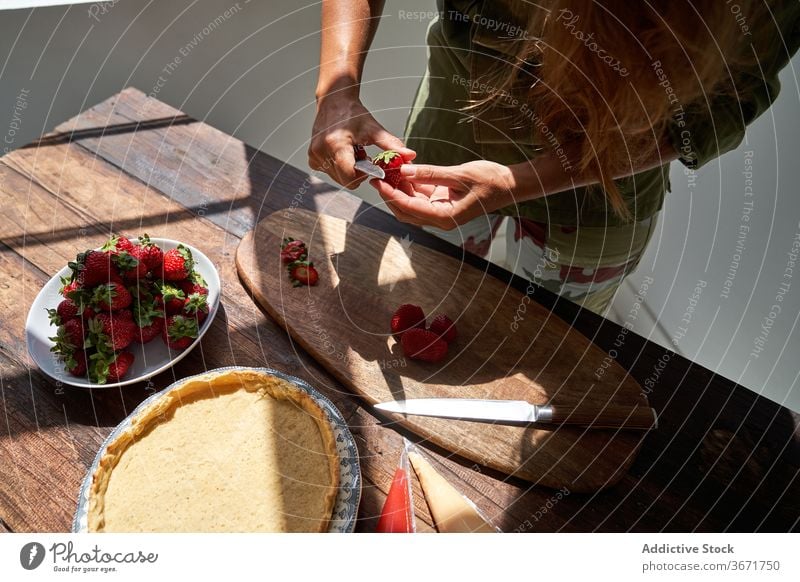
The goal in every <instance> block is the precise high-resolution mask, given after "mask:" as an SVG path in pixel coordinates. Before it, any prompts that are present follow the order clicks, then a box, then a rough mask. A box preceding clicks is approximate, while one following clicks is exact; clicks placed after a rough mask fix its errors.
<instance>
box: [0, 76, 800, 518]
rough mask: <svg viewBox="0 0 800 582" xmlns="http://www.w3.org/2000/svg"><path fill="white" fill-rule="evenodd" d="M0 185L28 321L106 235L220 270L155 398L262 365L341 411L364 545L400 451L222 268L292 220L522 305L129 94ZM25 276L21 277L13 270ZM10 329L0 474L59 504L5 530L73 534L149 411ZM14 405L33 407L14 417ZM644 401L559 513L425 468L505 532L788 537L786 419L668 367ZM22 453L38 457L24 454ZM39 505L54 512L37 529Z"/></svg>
mask: <svg viewBox="0 0 800 582" xmlns="http://www.w3.org/2000/svg"><path fill="white" fill-rule="evenodd" d="M72 130H75V133H71V132H72ZM59 132H60V133H59ZM65 132H66V133H65ZM70 141H72V143H70ZM121 168H122V169H124V172H121V171H120V169H121ZM0 171H2V172H3V173H2V175H0V178H1V179H0V197H1V198H0V204H2V210H3V213H2V214H3V216H2V217H0V240H2V241H3V242H4V243H5V245H6V246H5V247H4V248H1V249H0V251H1V252H2V255H3V262H2V263H0V272H3V273H4V275H6V276H7V277H9V278H10V279H11V280H12V281H11V283H10V284H9V285H10V286H9V289H8V291H7V293H5V292H4V290H3V289H0V308H2V307H3V306H5V305H12V301H13V300H12V298H14V297H23V298H24V301H23V303H24V305H25V307H26V309H24V310H22V316H21V317H23V318H24V315H25V311H27V305H29V304H30V302H31V301H32V299H33V296H34V295H35V292H36V291H38V286H39V285H41V283H42V282H43V281H44V280H45V279H46V274H48V273H52V272H55V270H57V269H58V268H60V267H61V266H62V265H63V264H64V261H65V259H66V258H67V257H70V256H71V255H74V252H75V251H76V250H77V248H76V245H77V246H78V247H80V246H92V244H95V243H96V242H98V241H100V240H102V239H103V238H104V236H105V234H107V232H108V231H109V230H110V229H111V228H114V229H118V230H124V231H126V232H134V233H138V232H139V231H141V230H148V231H149V232H150V234H152V235H154V236H157V235H158V234H164V233H167V232H169V234H170V236H173V237H176V238H184V239H185V240H186V241H187V242H190V243H192V244H197V245H198V246H199V247H200V248H201V249H203V250H204V251H205V252H207V254H209V256H210V257H211V258H212V260H213V261H214V262H215V264H217V266H218V267H219V268H220V272H221V276H222V278H223V281H224V288H223V306H224V312H222V313H220V318H219V319H218V320H217V321H215V323H214V329H213V330H212V332H213V333H210V334H207V335H206V337H205V338H204V340H203V342H202V346H201V347H202V352H201V351H200V350H198V351H196V352H195V353H193V354H190V356H189V357H187V358H186V360H184V361H183V362H181V363H179V364H178V366H176V368H175V370H174V372H172V373H167V374H164V375H162V376H161V377H158V378H156V379H154V383H153V384H154V385H155V386H159V387H160V386H163V385H166V383H168V382H169V381H171V378H173V377H174V376H175V375H188V374H190V373H196V372H197V371H199V370H202V369H205V368H206V367H215V366H218V365H228V364H231V363H234V362H235V363H242V364H252V365H263V363H264V362H268V363H269V365H272V366H274V367H276V368H278V369H281V370H284V371H287V372H289V373H294V374H296V375H299V376H301V377H303V378H304V379H306V380H309V381H310V382H312V383H313V384H315V385H317V386H318V387H320V388H321V389H322V390H323V391H324V392H326V394H328V395H330V396H331V397H333V398H334V400H335V402H336V404H337V406H339V407H340V408H341V409H342V410H343V413H344V414H345V416H346V418H347V419H348V423H349V424H350V426H351V427H352V430H353V433H354V435H355V438H356V441H357V443H358V446H359V453H360V455H361V458H362V467H363V470H364V476H365V486H364V495H363V501H362V505H361V508H360V512H359V518H360V521H359V524H358V529H359V530H360V531H371V530H372V529H374V525H375V521H376V516H377V514H378V512H379V510H380V506H381V504H382V502H383V499H384V497H385V494H386V491H387V490H388V487H389V484H390V482H391V474H392V473H393V471H394V467H395V464H396V462H397V457H398V455H399V451H400V447H401V438H400V435H399V434H398V433H397V432H395V431H394V430H392V429H389V428H387V427H384V426H381V425H380V419H379V418H376V417H375V416H373V415H372V414H370V413H369V412H367V411H366V410H364V409H363V408H362V407H361V406H360V402H359V401H358V400H357V399H356V398H354V397H352V396H351V395H349V394H346V393H342V392H341V387H340V386H339V385H338V384H337V383H336V382H335V381H333V379H331V378H330V377H329V376H327V375H326V374H325V372H324V371H323V370H321V369H320V368H319V367H318V366H317V365H316V364H315V363H314V362H313V361H311V360H310V359H309V358H308V357H307V356H306V355H305V354H304V353H302V352H295V350H293V348H292V346H291V343H290V342H289V340H288V339H287V337H286V334H285V333H284V332H283V331H282V330H281V329H279V328H277V326H276V325H275V324H274V323H273V322H272V321H271V320H269V319H268V318H266V317H264V315H263V314H262V313H261V312H260V311H259V310H258V309H257V308H256V307H255V306H254V305H253V304H252V302H251V301H250V299H249V297H247V296H246V294H245V293H244V291H243V289H242V288H241V286H240V284H239V282H238V279H237V276H236V273H235V270H234V269H233V260H232V257H233V255H232V252H233V249H235V247H236V244H237V243H238V239H239V238H240V237H241V235H242V234H243V233H244V232H246V231H247V229H248V228H250V227H251V226H252V225H253V224H255V222H256V221H257V220H258V219H259V218H260V217H263V216H264V215H266V214H267V213H269V212H272V211H274V210H277V209H280V208H283V207H287V206H291V205H299V206H302V207H305V208H311V209H314V210H317V211H323V212H326V213H328V214H332V215H335V216H339V217H342V218H347V219H353V218H355V219H356V220H357V221H358V222H360V223H362V224H365V225H367V226H372V227H378V228H381V229H383V230H386V231H387V232H391V233H393V234H397V235H403V234H404V235H407V236H410V237H411V238H412V240H414V241H415V244H426V245H428V246H432V247H433V248H436V249H437V250H440V251H441V252H444V253H447V254H450V255H451V256H457V257H461V258H463V260H465V261H466V262H469V263H471V264H473V265H475V266H477V267H479V268H485V269H486V270H487V271H488V272H489V273H491V274H493V275H495V276H498V277H500V278H503V279H505V280H508V281H509V282H510V283H511V284H512V285H513V286H515V287H516V288H518V289H520V290H522V291H524V290H525V288H526V287H527V281H524V280H522V279H519V278H515V277H510V276H509V275H508V274H507V273H505V272H503V271H502V270H500V269H499V268H496V267H493V266H491V265H487V264H486V263H485V262H483V261H481V260H480V259H477V258H475V257H472V256H462V253H461V252H460V251H459V250H458V249H455V248H453V247H449V246H448V245H446V244H445V243H443V242H441V241H438V240H437V239H435V238H434V237H431V236H430V235H427V234H425V233H423V232H422V231H420V230H419V229H414V228H408V227H406V226H405V225H401V224H399V223H397V222H396V221H394V220H393V219H392V218H391V217H389V216H387V215H385V214H384V213H382V212H380V211H378V210H376V209H374V208H371V207H369V206H367V205H365V204H363V203H361V202H360V201H359V200H358V199H356V198H355V197H353V196H351V195H349V194H347V193H344V192H340V191H338V190H337V189H336V188H333V187H331V186H329V185H327V184H325V183H324V182H322V181H320V180H317V179H315V178H311V177H308V176H306V175H305V174H303V173H302V172H300V171H299V170H297V169H295V168H292V167H291V166H287V165H285V164H283V163H282V162H280V161H279V160H275V159H274V158H272V157H270V156H267V155H265V154H263V153H261V152H258V151H256V150H253V149H252V148H248V147H247V146H245V145H244V144H241V142H239V141H238V140H235V139H233V138H231V137H229V136H226V135H225V134H223V133H222V132H219V131H218V130H216V129H214V128H211V127H210V126H208V125H206V124H202V123H198V122H196V121H194V120H191V119H189V118H187V117H186V116H184V115H183V114H182V113H181V112H179V111H176V110H174V109H172V108H170V107H168V106H166V105H164V104H160V103H159V102H157V101H154V100H147V99H146V98H145V97H144V95H143V94H142V93H141V92H138V91H136V90H125V91H124V92H123V93H121V94H119V95H117V96H115V97H114V98H112V99H109V100H107V101H105V102H103V103H101V104H99V105H97V106H96V107H93V108H92V109H90V110H89V111H87V112H85V113H83V114H81V115H80V116H78V117H77V118H75V119H73V120H70V121H69V122H67V123H65V124H62V125H61V126H59V127H58V128H57V130H56V132H55V134H54V135H51V136H47V137H45V138H43V139H42V140H41V141H40V142H39V143H38V144H36V145H35V146H31V147H27V148H25V149H22V150H18V151H16V152H13V153H12V154H10V155H9V156H6V157H5V158H3V159H2V160H0ZM200 227H202V228H203V231H202V236H200V235H199V234H198V231H199V228H200ZM206 229H208V230H207V231H206ZM173 233H178V234H173ZM207 233H208V234H207ZM76 241H80V244H77V242H76ZM22 265H26V268H25V269H24V270H22V268H21V267H22ZM21 275H22V276H21ZM534 299H536V300H537V301H539V302H540V303H542V304H544V305H545V306H548V307H552V308H554V311H555V313H557V314H558V315H559V316H560V317H562V318H563V319H565V320H566V321H567V322H569V323H571V324H573V325H574V326H575V327H576V328H577V329H579V330H580V331H582V332H583V333H584V334H585V335H587V336H588V337H590V338H591V339H593V341H595V342H596V343H597V344H598V345H600V346H601V347H603V348H604V349H606V350H610V349H611V348H612V347H615V346H614V342H615V340H616V339H617V336H618V334H619V327H618V326H616V325H614V324H613V323H611V322H608V321H606V320H603V319H602V318H599V317H597V316H595V315H593V314H590V313H588V312H582V311H580V310H578V309H577V308H576V307H575V306H573V305H572V304H570V303H569V302H566V301H563V300H559V299H558V298H557V297H555V296H553V295H552V294H549V293H547V292H545V291H544V290H537V291H536V294H535V297H534ZM16 309H17V310H19V307H17V308H16ZM21 325H22V324H21V323H20V320H18V319H14V318H11V319H5V318H4V319H3V321H2V322H0V356H2V358H3V359H2V360H0V362H2V371H3V375H4V376H3V378H5V377H8V378H9V381H8V382H6V381H5V380H4V381H3V388H4V392H6V394H5V396H4V397H7V398H8V399H9V402H10V403H11V405H10V406H9V408H8V409H9V410H11V411H13V412H12V414H11V416H10V417H9V419H8V420H7V421H6V423H5V424H6V425H7V428H8V430H7V431H5V432H6V434H10V433H11V428H10V427H11V426H14V427H23V429H24V431H25V432H26V434H27V435H29V436H28V437H27V438H28V440H24V441H23V442H21V443H18V442H16V441H15V440H12V439H11V438H10V437H7V436H5V434H3V435H2V436H0V450H2V451H3V455H4V458H5V457H7V456H8V455H7V454H6V453H7V452H8V454H12V455H16V457H15V458H21V452H22V451H24V450H26V449H25V447H35V449H34V450H35V451H36V454H41V455H42V456H41V462H40V464H38V465H32V464H31V463H27V464H25V468H26V471H27V472H26V473H25V474H23V475H22V477H19V479H22V480H23V485H24V486H25V487H27V488H28V489H26V490H32V491H40V490H41V488H44V487H48V486H49V487H51V489H50V492H51V497H57V499H53V500H52V501H51V500H48V501H47V503H46V504H45V509H44V510H43V511H38V512H37V509H36V508H32V507H30V506H29V505H27V504H25V503H24V502H23V501H22V500H21V499H20V498H19V497H18V496H17V497H15V495H17V494H16V493H15V492H14V491H10V489H9V488H8V487H4V486H2V485H0V520H4V521H5V522H6V524H7V526H8V527H6V529H14V530H17V531H37V530H63V529H66V528H67V527H68V526H69V523H68V518H69V517H71V516H70V515H68V514H69V511H71V510H72V509H74V497H75V494H76V493H77V484H78V482H79V479H80V477H82V474H83V471H85V468H86V466H87V465H88V463H89V462H90V461H91V457H92V456H93V455H94V452H95V451H96V450H97V447H98V446H99V443H100V441H101V439H102V437H103V436H104V435H105V434H107V432H108V431H110V429H111V427H113V426H114V425H115V424H116V422H117V421H118V420H119V418H121V415H123V414H124V412H125V411H126V410H130V407H132V406H133V405H135V403H136V402H138V401H140V400H141V399H143V398H144V397H145V396H147V394H148V393H149V391H148V386H147V385H142V386H134V387H130V388H126V389H124V390H123V391H119V390H109V391H102V392H98V391H91V392H90V391H83V390H69V391H68V392H67V394H65V395H58V394H54V393H53V392H54V390H53V387H52V385H51V383H50V382H49V381H48V380H46V379H45V378H44V377H43V376H42V375H41V374H40V373H39V372H38V371H36V370H35V369H34V370H29V369H28V367H29V366H30V362H29V361H28V360H27V355H26V354H25V348H24V343H23V342H24V339H23V337H22V332H21V329H22V328H21ZM212 336H213V337H212ZM616 349H617V351H618V352H619V356H618V360H619V361H620V363H622V364H623V366H625V367H627V368H628V369H630V371H631V374H632V375H633V376H634V377H635V378H637V379H638V380H639V381H640V382H642V381H643V380H644V379H645V378H647V377H648V376H649V375H650V374H651V373H652V370H653V366H654V365H655V364H656V362H657V361H658V359H659V358H660V357H661V356H662V355H663V354H664V350H663V348H660V347H659V346H656V345H655V344H651V343H648V342H646V341H644V340H643V339H642V338H639V337H638V336H635V335H634V334H627V336H626V340H625V345H624V347H623V348H622V349H620V348H618V347H617V348H616ZM26 375H27V376H28V377H27V378H26V377H25V376H26ZM15 379H16V380H22V382H21V383H20V382H17V381H16V380H15ZM152 389H153V387H152V386H151V387H150V391H151V390H152ZM27 392H30V393H31V394H32V395H33V396H32V398H33V399H34V401H33V402H32V401H31V400H30V399H28V400H25V398H26V396H25V394H26V393H27ZM649 397H650V400H651V403H653V405H654V406H656V407H657V408H658V409H660V410H661V419H662V429H661V430H659V431H656V432H654V433H652V434H650V435H648V437H647V439H646V440H645V444H644V446H643V448H642V451H641V452H640V455H639V457H638V458H637V459H636V461H635V463H634V464H633V466H632V468H631V470H630V472H629V473H628V474H627V475H626V476H625V477H624V478H623V480H622V481H621V483H620V484H619V486H618V487H615V488H614V489H612V490H609V491H605V492H603V493H601V494H597V495H578V494H575V493H570V494H568V495H566V496H562V498H560V499H556V500H555V501H554V497H553V496H554V493H555V492H553V491H551V490H545V489H541V488H533V487H530V486H529V485H528V484H525V483H521V482H517V481H515V480H513V479H508V478H505V477H503V476H502V475H497V474H493V473H491V472H488V471H486V470H485V469H483V468H481V467H475V466H473V465H472V464H471V463H466V462H464V461H462V460H461V459H458V458H454V457H452V456H451V455H449V454H448V453H447V452H446V451H438V450H433V451H432V455H431V456H432V460H433V462H434V464H435V465H436V466H437V468H438V469H439V470H441V471H442V473H443V474H445V475H446V476H447V477H448V479H450V480H451V482H453V483H454V484H456V486H458V487H459V488H460V489H461V490H462V491H463V492H465V493H466V494H467V495H468V496H469V497H471V498H472V499H473V500H475V501H476V503H477V504H478V505H479V507H481V509H482V510H484V511H485V512H486V513H487V514H489V515H491V516H493V517H495V519H496V520H497V522H498V525H500V526H501V527H502V528H503V529H504V530H506V531H515V530H520V531H557V530H564V531H591V530H595V529H597V530H604V531H627V530H636V531H658V530H662V529H664V530H669V531H687V530H693V529H699V530H705V531H720V530H723V529H730V530H737V531H753V530H764V531H788V530H792V529H796V528H797V518H798V515H800V507H798V500H799V499H800V495H798V493H799V492H800V458H798V457H799V456H800V453H798V444H797V442H798V439H797V436H798V428H797V427H798V424H800V423H798V422H797V420H798V418H797V415H794V414H792V413H790V412H789V411H787V410H786V409H784V408H781V407H779V406H777V405H775V404H773V403H771V402H769V401H767V400H765V399H763V398H760V397H758V396H756V395H754V394H753V393H752V392H750V391H748V390H746V389H744V388H742V387H740V386H736V385H735V384H734V383H732V382H729V381H727V380H725V379H724V378H720V377H718V376H715V375H713V374H712V373H710V372H709V371H707V370H704V369H702V368H700V367H698V366H693V365H692V364H691V362H688V361H687V360H685V359H683V358H680V357H678V356H675V355H671V357H670V361H669V365H668V366H667V368H666V369H665V370H663V371H662V373H661V377H660V381H659V383H658V385H657V386H656V388H655V390H654V391H653V392H652V393H651V394H650V395H649ZM20 408H23V409H27V410H20ZM32 411H35V412H36V415H37V416H41V418H42V419H44V421H45V422H49V423H52V425H47V426H52V427H53V428H52V430H48V431H40V432H38V433H37V432H36V431H35V419H32V418H31V414H32ZM95 412H96V413H98V420H97V421H95V420H94V417H93V416H94V413H95ZM61 416H64V417H65V418H66V419H67V420H68V421H69V423H70V424H69V427H70V432H69V435H68V437H69V438H70V439H72V440H65V439H67V438H68V437H67V436H65V433H64V432H63V431H64V426H65V422H64V420H63V419H62V418H61ZM12 417H13V418H12ZM14 431H15V432H20V430H19V429H18V428H15V429H14ZM51 432H52V433H53V434H50V433H51ZM32 435H36V436H35V437H34V436H32ZM30 439H34V440H41V441H42V442H37V443H35V444H34V443H32V442H31V440H30ZM65 442H67V443H68V444H67V445H65V444H64V443H65ZM69 443H71V444H69ZM70 446H74V447H77V448H78V450H79V451H80V453H79V455H78V458H77V460H76V461H74V462H73V463H72V468H67V469H64V470H69V471H72V473H70V475H71V476H69V477H68V479H67V481H70V480H71V482H70V483H68V484H62V483H54V482H53V481H52V480H48V479H47V475H48V474H49V473H50V472H51V471H52V470H53V468H52V465H53V464H55V463H56V462H62V463H63V459H64V455H69V454H71V453H70V451H69V449H70ZM62 449H63V450H62ZM21 473H22V472H21ZM415 492H416V493H417V498H416V500H415V501H416V503H415V506H416V508H417V511H418V518H419V523H420V527H421V529H424V528H425V527H427V525H428V524H430V515H429V514H428V511H427V507H426V505H425V503H424V500H423V499H422V497H421V496H420V491H419V489H418V485H416V484H415ZM51 505H52V507H53V511H52V512H50V513H48V510H47V509H46V508H47V507H49V506H51Z"/></svg>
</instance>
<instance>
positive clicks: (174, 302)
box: [155, 282, 186, 315]
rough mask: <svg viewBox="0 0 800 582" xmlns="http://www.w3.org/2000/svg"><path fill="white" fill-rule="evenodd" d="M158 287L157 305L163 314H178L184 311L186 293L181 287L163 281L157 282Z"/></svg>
mask: <svg viewBox="0 0 800 582" xmlns="http://www.w3.org/2000/svg"><path fill="white" fill-rule="evenodd" d="M156 289H157V291H158V292H157V294H156V296H155V307H156V309H158V310H159V311H160V312H161V315H177V314H178V313H180V312H181V311H183V305H184V302H185V300H186V295H185V294H184V293H183V291H182V290H181V289H180V288H179V287H177V286H175V285H170V284H169V283H166V282H163V283H158V284H156Z"/></svg>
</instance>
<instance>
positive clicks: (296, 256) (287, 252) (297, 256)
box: [281, 237, 308, 263]
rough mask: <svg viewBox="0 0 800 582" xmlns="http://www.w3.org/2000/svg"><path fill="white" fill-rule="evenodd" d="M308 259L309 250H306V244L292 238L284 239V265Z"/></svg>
mask: <svg viewBox="0 0 800 582" xmlns="http://www.w3.org/2000/svg"><path fill="white" fill-rule="evenodd" d="M307 257H308V249H307V248H306V243H304V242H303V241H301V240H295V239H293V238H291V237H290V238H285V239H283V244H282V245H281V260H282V261H283V262H284V263H293V262H295V261H304V260H305V259H306V258H307Z"/></svg>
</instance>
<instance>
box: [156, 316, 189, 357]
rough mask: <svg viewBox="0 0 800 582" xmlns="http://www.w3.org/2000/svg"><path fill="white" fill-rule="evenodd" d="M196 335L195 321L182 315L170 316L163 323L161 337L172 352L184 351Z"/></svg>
mask: <svg viewBox="0 0 800 582" xmlns="http://www.w3.org/2000/svg"><path fill="white" fill-rule="evenodd" d="M197 335H198V329H197V320H196V319H194V318H192V317H186V316H183V315H171V316H170V317H168V318H167V319H166V321H165V322H164V329H163V331H162V332H161V337H162V338H163V339H164V343H165V344H167V346H169V347H170V348H171V349H173V350H185V349H186V348H188V347H189V346H190V345H191V344H192V342H193V341H194V340H195V338H196V337H197Z"/></svg>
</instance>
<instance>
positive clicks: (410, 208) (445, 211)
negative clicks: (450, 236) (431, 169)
mask: <svg viewBox="0 0 800 582" xmlns="http://www.w3.org/2000/svg"><path fill="white" fill-rule="evenodd" d="M369 183H370V184H371V185H372V186H373V187H374V188H375V189H376V190H377V191H378V194H380V195H381V198H383V199H384V200H385V201H386V204H387V206H389V208H390V209H391V210H392V212H394V213H395V215H397V213H398V212H399V213H402V214H403V215H405V216H407V217H409V218H410V219H411V221H413V224H418V225H421V226H436V227H439V228H452V227H453V226H454V224H455V223H454V222H453V217H452V206H451V205H445V204H431V201H430V200H429V199H428V197H427V196H409V195H408V194H406V193H405V192H402V191H400V190H397V189H395V188H392V187H391V186H390V185H389V184H387V183H386V182H384V181H383V180H375V179H373V180H370V182H369Z"/></svg>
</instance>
